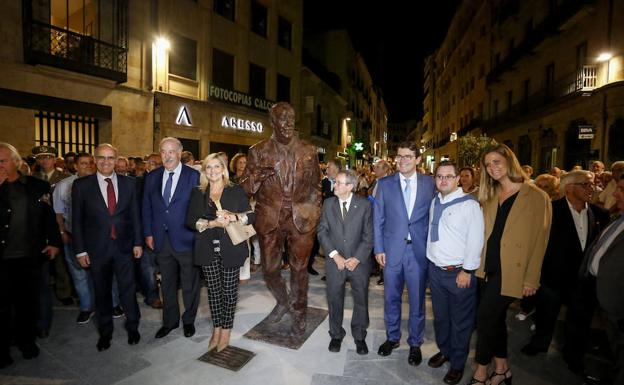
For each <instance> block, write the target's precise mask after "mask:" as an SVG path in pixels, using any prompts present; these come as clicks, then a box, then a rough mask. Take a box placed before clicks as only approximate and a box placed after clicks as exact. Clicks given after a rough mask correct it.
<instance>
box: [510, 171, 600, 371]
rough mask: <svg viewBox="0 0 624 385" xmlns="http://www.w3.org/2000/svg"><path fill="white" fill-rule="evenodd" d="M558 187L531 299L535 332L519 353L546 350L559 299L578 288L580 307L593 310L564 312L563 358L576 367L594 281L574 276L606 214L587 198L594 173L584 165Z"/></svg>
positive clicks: (568, 302) (565, 301)
mask: <svg viewBox="0 0 624 385" xmlns="http://www.w3.org/2000/svg"><path fill="white" fill-rule="evenodd" d="M560 191H561V192H562V193H563V194H564V197H563V198H561V199H558V200H555V201H553V202H552V210H553V215H552V225H551V227H550V237H549V240H548V247H547V248H546V253H545V255H544V262H543V264H542V274H541V279H540V288H539V290H538V292H537V295H536V299H535V300H536V309H535V315H534V318H535V334H534V335H533V336H532V338H531V341H530V342H529V343H528V344H527V345H526V346H524V347H523V348H522V353H524V354H525V355H528V356H534V355H536V354H538V353H540V352H546V351H548V347H549V346H550V342H551V340H552V337H553V333H554V331H555V325H556V323H557V318H558V316H559V310H560V308H561V305H562V304H566V305H568V306H570V305H572V303H571V302H573V301H574V302H576V299H573V298H574V297H573V295H575V294H577V295H578V300H579V301H580V302H579V305H581V306H580V307H581V308H583V309H589V308H591V309H592V310H591V311H590V312H588V313H587V314H584V315H581V318H582V319H579V320H572V319H571V318H570V317H569V314H568V317H567V324H568V325H567V327H571V329H572V330H574V331H575V332H574V335H571V334H569V335H568V338H567V339H566V342H565V345H566V349H567V350H564V352H565V351H567V352H568V353H567V354H565V355H564V358H566V359H567V362H568V365H569V366H571V368H573V369H575V371H576V368H580V367H581V362H582V361H581V357H582V354H583V352H584V350H585V346H586V344H587V337H588V333H589V326H590V324H589V322H591V314H592V313H593V308H594V307H595V304H596V300H595V296H596V293H595V289H593V288H592V287H593V286H594V285H593V283H591V282H582V281H579V279H578V271H579V268H580V266H581V261H582V260H583V253H584V251H585V249H586V248H587V246H589V245H590V244H591V242H592V241H593V240H594V238H595V237H596V236H597V235H598V234H600V231H601V230H602V228H603V227H604V226H606V225H607V223H608V221H609V215H608V213H607V211H606V210H604V209H602V208H600V207H599V206H596V205H594V204H592V203H589V202H590V200H591V197H592V194H593V192H594V174H592V173H591V172H589V171H585V170H577V171H571V172H569V173H567V174H565V175H563V176H562V177H561V183H560ZM527 215H530V214H529V213H527ZM577 291H578V293H576V292H577ZM577 321H578V322H577ZM577 332H578V334H577Z"/></svg>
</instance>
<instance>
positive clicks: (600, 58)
mask: <svg viewBox="0 0 624 385" xmlns="http://www.w3.org/2000/svg"><path fill="white" fill-rule="evenodd" d="M612 57H613V54H612V53H611V52H603V53H601V54H600V55H598V58H596V61H598V62H605V61H609V60H611V58H612Z"/></svg>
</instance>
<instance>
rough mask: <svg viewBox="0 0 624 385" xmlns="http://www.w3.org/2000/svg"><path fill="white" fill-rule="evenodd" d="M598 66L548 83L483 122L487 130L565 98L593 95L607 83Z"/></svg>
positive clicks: (516, 119)
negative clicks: (600, 74)
mask: <svg viewBox="0 0 624 385" xmlns="http://www.w3.org/2000/svg"><path fill="white" fill-rule="evenodd" d="M598 72H599V71H598V66H594V65H588V66H583V67H581V68H579V69H578V70H577V71H574V72H573V73H570V74H568V75H566V76H563V77H562V78H561V79H559V80H558V81H556V82H554V83H553V84H552V85H546V86H545V87H542V88H541V89H539V90H538V91H537V92H535V93H533V94H531V95H530V96H529V97H527V98H525V99H524V100H522V101H520V102H518V103H516V104H514V105H512V106H511V108H509V109H507V110H506V111H503V112H501V113H499V114H498V115H496V116H493V117H491V118H490V119H488V120H486V121H484V122H483V124H482V126H483V128H484V130H485V132H495V131H499V130H500V129H501V128H504V127H506V126H507V125H508V124H510V123H514V122H517V121H520V120H522V119H523V118H526V117H529V116H530V115H531V114H532V113H534V112H538V111H540V110H542V109H545V108H548V107H550V106H552V105H553V104H555V103H558V102H562V101H564V100H567V99H570V98H575V97H580V96H588V95H591V92H592V91H593V90H594V89H596V88H598V87H601V86H603V85H604V84H605V81H604V80H605V79H602V78H601V77H599V76H598Z"/></svg>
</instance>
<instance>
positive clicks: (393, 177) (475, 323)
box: [0, 137, 624, 385]
mask: <svg viewBox="0 0 624 385" xmlns="http://www.w3.org/2000/svg"><path fill="white" fill-rule="evenodd" d="M247 157H248V154H242V153H240V154H236V155H235V156H233V157H232V159H231V161H230V160H229V159H228V155H227V154H225V153H214V154H210V155H209V156H208V157H206V158H205V159H204V160H203V161H201V162H200V161H196V160H195V159H194V157H193V155H192V153H190V152H188V151H183V148H182V144H181V143H180V141H179V140H177V139H176V138H172V137H168V138H164V139H163V140H162V141H161V143H160V146H159V153H153V154H149V155H147V156H145V157H125V156H122V155H121V154H119V153H118V151H117V149H116V148H115V147H113V146H112V145H110V144H101V145H99V146H98V147H97V148H96V149H95V151H94V154H89V153H67V154H64V155H63V156H62V157H59V156H58V154H57V151H56V149H54V148H53V147H50V146H38V147H35V148H34V149H33V150H32V155H31V156H28V157H24V158H22V156H20V154H19V153H18V151H17V150H16V149H15V147H13V146H12V145H11V144H8V143H0V205H1V206H0V220H1V223H0V225H1V229H0V266H1V269H0V296H2V299H1V300H0V322H2V325H1V326H0V345H1V346H0V349H2V350H0V368H2V367H6V366H8V365H11V364H12V363H13V360H12V358H11V355H10V346H11V345H15V346H17V347H18V348H19V349H20V350H21V352H22V355H23V357H24V358H25V359H31V358H35V357H37V355H38V353H39V348H38V346H37V344H36V338H46V337H47V336H48V335H49V333H50V328H51V324H52V304H53V302H54V296H56V298H57V299H58V301H60V303H62V304H63V305H73V304H74V303H75V302H77V305H78V307H79V312H78V315H77V318H76V322H77V323H78V324H85V323H88V322H90V320H91V319H92V318H93V316H95V317H96V320H97V327H98V332H99V338H98V341H97V344H96V347H97V349H98V350H100V351H101V350H106V349H108V348H109V347H110V346H111V340H112V334H113V321H112V320H113V318H117V317H121V316H125V329H126V331H127V336H128V343H129V344H131V345H133V344H137V343H139V341H140V339H141V336H140V334H139V322H140V311H139V306H138V303H137V292H139V293H141V296H142V297H143V299H144V301H145V303H146V304H147V305H148V306H151V307H153V308H155V309H162V327H161V328H160V329H159V330H158V331H157V333H156V335H155V338H164V337H166V336H167V335H168V334H169V333H170V332H171V331H172V330H174V329H176V328H178V327H179V326H180V323H181V324H182V326H183V330H184V335H185V336H186V337H191V336H193V335H194V334H195V326H194V324H195V318H196V316H197V310H198V307H199V302H200V289H201V287H202V281H203V284H204V285H205V286H207V287H208V294H209V295H208V297H209V307H210V312H211V319H212V322H213V327H214V330H213V333H212V337H211V339H210V342H209V350H213V349H215V350H216V351H222V350H223V349H225V348H226V347H227V346H228V344H229V341H230V332H231V329H232V327H233V323H234V316H235V312H236V303H237V296H238V285H239V283H240V282H244V281H245V280H246V279H248V278H249V275H250V273H253V272H256V271H258V270H259V269H260V266H261V255H260V246H259V244H258V237H257V236H255V237H252V238H251V239H250V240H249V242H241V243H236V244H235V243H234V242H233V241H232V239H231V238H230V236H229V235H228V232H227V231H224V229H225V228H226V227H227V226H228V224H230V223H231V222H240V223H242V224H244V225H248V224H254V223H255V222H256V213H255V212H254V209H253V207H254V199H253V197H251V201H250V196H249V192H248V191H245V189H244V188H243V187H242V186H241V185H240V184H241V183H243V184H244V183H245V180H246V178H247V177H248V176H249V175H248V174H246V173H245V169H246V163H247ZM320 170H321V174H322V175H323V178H322V180H320V183H319V184H318V187H317V188H318V189H319V190H320V193H321V194H322V201H323V207H322V211H321V217H320V223H319V225H318V226H317V228H316V234H317V242H316V243H315V245H314V247H313V248H312V253H311V255H310V257H309V259H308V266H307V271H308V273H309V274H311V275H317V274H318V272H317V271H316V270H315V269H314V262H315V259H316V258H317V257H318V256H319V255H321V256H324V257H325V258H326V263H325V277H323V279H324V280H325V281H326V286H327V300H328V308H329V335H330V339H331V340H330V344H329V347H328V349H329V350H330V351H331V352H338V351H340V348H341V343H342V340H343V339H344V337H345V336H346V331H345V330H344V329H343V327H342V320H343V312H344V296H345V283H346V282H347V281H349V282H350V286H351V292H352V295H353V299H354V300H353V315H352V318H351V334H352V337H353V338H354V340H355V344H356V348H357V353H359V354H367V353H368V346H367V345H366V341H365V340H366V331H367V328H368V326H369V316H368V290H369V289H368V286H369V279H370V277H371V275H375V274H377V275H379V281H378V284H380V285H384V320H385V323H386V337H387V338H386V341H385V342H384V343H383V344H381V346H379V348H378V354H379V355H380V356H388V355H390V354H391V353H392V351H393V350H394V349H396V348H397V347H398V346H399V341H400V340H401V320H402V314H401V308H402V304H401V302H402V300H403V298H404V297H403V291H404V288H405V287H407V292H408V297H407V298H408V301H409V303H408V305H409V306H408V307H409V312H408V328H407V332H408V338H407V343H408V345H409V347H410V350H409V355H408V363H409V364H410V365H419V364H420V363H421V361H422V352H421V350H420V346H421V345H422V344H423V340H424V328H425V293H426V290H427V289H429V291H430V294H431V301H432V306H433V314H434V322H433V326H434V330H435V340H436V344H437V346H438V348H439V352H438V353H437V354H435V355H433V356H432V357H430V358H429V360H428V365H429V366H431V367H434V368H438V367H441V366H443V365H444V364H445V363H446V362H449V365H448V371H447V372H446V374H445V375H444V378H443V381H444V382H445V383H448V384H457V383H458V382H460V381H461V379H462V378H463V375H464V369H465V366H466V364H467V358H468V351H469V344H470V339H471V336H472V334H473V331H476V335H477V342H476V354H475V361H476V370H475V372H474V373H473V374H472V377H471V379H470V381H469V382H468V383H469V384H493V385H497V384H500V383H504V384H511V381H512V377H513V376H512V372H511V369H510V366H509V363H508V359H507V357H508V350H509V349H508V346H507V325H506V315H507V313H508V309H509V307H510V305H511V304H512V303H513V302H515V301H516V300H521V301H522V306H521V308H522V311H521V312H520V313H519V314H518V315H517V318H518V319H520V320H524V319H528V318H527V317H530V316H531V315H532V319H533V320H534V327H533V330H534V332H533V334H532V337H531V339H530V341H527V344H526V345H525V346H524V347H523V348H522V350H521V352H522V353H523V354H525V355H527V356H536V355H539V354H541V353H544V352H547V351H548V349H549V346H550V345H551V341H552V339H553V335H554V333H555V327H556V325H557V320H558V318H559V314H560V310H561V308H562V307H565V308H566V309H567V311H566V313H565V314H566V317H565V323H564V331H563V335H564V340H563V346H562V348H561V353H562V357H563V359H564V360H565V361H566V363H567V365H568V368H569V369H570V370H572V371H573V372H575V373H578V374H582V373H583V371H584V367H583V357H584V354H585V352H586V351H587V348H588V341H589V336H590V333H589V332H590V328H591V323H592V318H593V316H594V314H595V311H596V310H597V309H599V308H600V309H601V311H602V313H603V314H604V315H606V318H607V319H608V320H609V322H610V323H609V325H610V326H609V336H610V341H611V342H612V346H613V353H614V357H615V364H616V365H615V366H614V368H615V370H614V372H613V373H609V374H608V375H606V377H609V378H611V380H612V381H614V383H617V384H622V383H623V381H624V380H623V378H624V377H623V374H622V373H623V372H622V370H621V368H622V364H623V362H624V361H623V356H624V342H623V341H624V326H623V325H624V303H623V301H622V300H621V299H620V296H619V295H618V293H619V291H620V290H622V289H624V288H623V287H622V280H621V275H622V269H624V266H623V265H622V256H623V255H624V250H622V247H623V243H624V242H623V241H624V239H623V238H624V222H623V221H624V219H623V216H622V213H623V212H624V162H623V161H619V162H614V163H613V164H612V165H611V170H610V171H605V166H604V164H603V163H602V162H600V161H595V162H593V163H592V164H591V165H590V167H589V170H583V169H582V168H581V167H578V166H577V167H574V168H573V169H572V170H570V171H568V172H565V171H562V170H560V169H559V168H556V167H555V168H553V169H552V170H550V171H549V172H548V173H545V174H541V175H538V176H537V177H536V178H535V179H534V180H533V179H531V177H532V174H533V169H532V167H531V166H528V165H525V166H521V165H520V163H519V162H518V160H517V158H516V156H515V155H514V153H513V151H512V150H511V149H509V148H508V147H507V146H505V145H503V144H497V145H494V146H492V147H490V148H488V149H486V150H485V151H484V153H483V155H482V156H481V159H480V163H479V164H478V165H477V167H463V168H459V167H458V166H457V165H456V164H455V163H453V162H450V161H443V162H440V163H439V164H438V165H437V167H436V168H435V170H433V172H432V173H431V172H427V171H426V170H424V169H422V168H421V165H420V157H419V150H418V148H417V147H416V145H415V144H413V143H408V142H405V143H402V144H400V145H399V146H398V149H397V156H396V158H395V159H394V162H390V161H386V160H379V161H377V162H375V163H374V164H373V165H370V166H368V165H365V166H358V167H357V168H355V169H351V170H350V169H348V168H344V167H343V164H342V163H341V162H340V161H339V160H329V161H328V162H327V163H321V164H320ZM313 185H315V184H314V183H313ZM264 242H266V240H265V241H264ZM289 242H294V240H290V241H289ZM276 253H280V254H287V253H284V251H283V250H282V251H281V252H280V251H276ZM306 255H307V254H306ZM277 262H279V261H277ZM279 265H281V267H282V268H288V258H287V256H286V255H284V257H283V261H282V262H280V263H279V264H277V265H275V266H271V268H272V269H273V270H276V271H279V267H280V266H279ZM263 267H264V268H265V269H266V266H263ZM159 284H160V285H159ZM291 284H292V282H291ZM178 290H181V292H182V295H181V298H182V304H179V303H178ZM76 299H77V301H76ZM180 305H182V306H180ZM181 307H182V308H183V311H182V312H181V310H180V309H181Z"/></svg>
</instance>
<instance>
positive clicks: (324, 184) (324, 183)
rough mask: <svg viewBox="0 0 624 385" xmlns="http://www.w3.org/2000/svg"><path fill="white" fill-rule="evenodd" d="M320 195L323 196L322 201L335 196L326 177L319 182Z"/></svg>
mask: <svg viewBox="0 0 624 385" xmlns="http://www.w3.org/2000/svg"><path fill="white" fill-rule="evenodd" d="M321 193H322V194H323V201H325V199H327V198H331V197H333V196H335V195H334V190H332V189H331V181H330V180H329V178H327V177H325V178H323V179H322V180H321Z"/></svg>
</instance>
